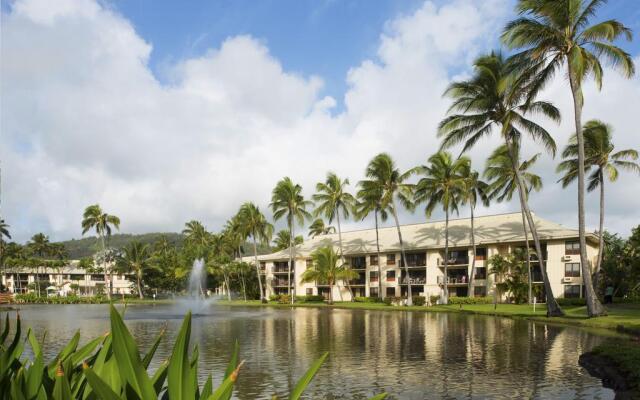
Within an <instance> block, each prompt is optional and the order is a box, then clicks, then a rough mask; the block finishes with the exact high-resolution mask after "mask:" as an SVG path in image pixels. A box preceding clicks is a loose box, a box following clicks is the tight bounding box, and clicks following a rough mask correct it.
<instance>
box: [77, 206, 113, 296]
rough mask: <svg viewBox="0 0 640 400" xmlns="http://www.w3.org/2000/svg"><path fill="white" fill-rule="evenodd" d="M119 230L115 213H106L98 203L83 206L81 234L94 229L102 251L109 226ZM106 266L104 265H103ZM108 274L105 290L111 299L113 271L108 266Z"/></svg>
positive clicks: (104, 250)
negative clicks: (107, 286) (106, 288)
mask: <svg viewBox="0 0 640 400" xmlns="http://www.w3.org/2000/svg"><path fill="white" fill-rule="evenodd" d="M112 226H113V227H114V228H116V229H118V230H120V218H118V217H116V216H115V215H110V214H107V213H106V212H103V211H102V208H100V205H98V204H93V205H90V206H88V207H87V208H85V210H84V213H83V215H82V234H83V235H84V234H85V233H87V232H89V231H90V230H91V229H95V231H96V234H97V235H98V238H99V239H100V243H101V244H102V253H103V254H104V253H105V252H106V250H107V241H108V240H109V237H110V236H111V229H112V228H111V227H112ZM105 267H106V266H105ZM108 270H109V271H108V275H109V291H108V292H107V295H108V298H109V299H111V295H112V294H113V271H112V268H111V267H109V268H108Z"/></svg>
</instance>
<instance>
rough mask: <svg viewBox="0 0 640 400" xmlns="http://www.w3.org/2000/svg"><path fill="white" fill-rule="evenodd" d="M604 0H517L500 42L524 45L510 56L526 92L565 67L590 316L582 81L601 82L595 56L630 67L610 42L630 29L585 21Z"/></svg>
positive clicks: (594, 301)
mask: <svg viewBox="0 0 640 400" xmlns="http://www.w3.org/2000/svg"><path fill="white" fill-rule="evenodd" d="M604 3H605V1H604V0H589V1H585V0H519V1H518V4H517V6H516V8H517V10H518V12H519V14H520V15H521V17H520V18H518V19H516V20H514V21H511V22H510V23H509V24H507V26H506V27H505V30H504V33H503V34H502V39H503V42H504V43H505V44H506V45H507V46H508V47H509V48H511V49H524V50H522V51H521V52H520V53H518V54H516V55H514V65H515V66H516V68H518V69H519V70H521V71H523V72H522V76H523V79H524V80H525V81H528V84H529V85H530V87H531V91H530V95H531V96H533V95H535V94H537V92H538V91H539V90H541V89H542V88H543V87H544V86H545V84H546V83H547V82H549V81H550V80H551V79H552V78H553V76H554V74H555V72H556V71H557V70H559V69H562V68H564V67H565V66H566V68H567V69H566V72H567V77H568V79H569V86H570V88H571V94H572V96H573V110H574V119H575V130H576V144H577V150H578V233H579V236H580V265H581V268H582V279H583V282H584V286H585V294H586V300H587V311H588V314H589V316H590V317H595V316H599V315H606V310H605V308H604V307H603V306H602V304H601V303H600V301H599V300H598V298H597V297H596V294H595V291H594V290H593V283H592V281H591V271H590V268H589V264H588V259H587V242H586V232H585V216H584V196H585V190H584V189H585V188H584V185H585V176H584V174H585V148H584V136H583V133H582V106H583V104H584V98H583V93H582V84H583V82H584V80H585V79H586V78H587V77H588V75H589V74H592V75H593V76H594V78H595V80H596V84H597V85H598V87H601V86H602V74H603V72H602V65H601V64H600V59H601V58H604V59H605V60H606V61H607V62H608V63H609V64H610V65H611V66H612V67H617V68H619V69H620V70H621V71H622V73H623V75H625V76H626V77H628V78H630V77H631V76H632V75H633V74H634V72H635V67H634V65H633V59H632V58H631V56H630V55H629V54H628V53H626V52H625V51H624V50H622V49H621V48H619V47H617V46H615V45H614V44H613V43H614V42H615V40H616V39H618V38H619V37H621V36H624V37H626V39H627V40H631V39H632V34H631V30H630V29H628V28H627V27H625V26H624V25H623V24H622V23H620V22H618V21H616V20H607V21H603V22H600V23H597V24H595V25H589V20H590V19H591V18H592V17H593V16H594V15H595V14H596V11H597V9H598V7H599V6H601V5H602V4H604Z"/></svg>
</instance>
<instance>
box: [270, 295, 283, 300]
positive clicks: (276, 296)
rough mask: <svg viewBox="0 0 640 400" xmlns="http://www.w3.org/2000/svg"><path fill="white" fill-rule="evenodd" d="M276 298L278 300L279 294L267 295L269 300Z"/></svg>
mask: <svg viewBox="0 0 640 400" xmlns="http://www.w3.org/2000/svg"><path fill="white" fill-rule="evenodd" d="M278 300H280V295H279V294H272V295H271V296H269V301H278Z"/></svg>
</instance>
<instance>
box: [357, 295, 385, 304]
mask: <svg viewBox="0 0 640 400" xmlns="http://www.w3.org/2000/svg"><path fill="white" fill-rule="evenodd" d="M353 301H355V302H356V303H380V298H379V297H359V296H356V297H354V298H353Z"/></svg>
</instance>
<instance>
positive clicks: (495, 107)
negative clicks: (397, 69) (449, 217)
mask: <svg viewBox="0 0 640 400" xmlns="http://www.w3.org/2000/svg"><path fill="white" fill-rule="evenodd" d="M474 70H475V71H474V75H473V76H472V78H471V79H470V80H468V81H461V82H454V83H452V84H451V85H449V87H448V88H447V91H446V92H445V95H448V96H450V97H452V98H453V99H454V101H453V104H452V105H451V107H450V108H449V113H451V114H452V115H449V116H448V117H447V118H445V119H444V120H443V121H441V122H440V127H439V132H438V134H439V135H440V136H444V139H443V142H442V147H443V148H448V147H451V146H454V145H456V144H458V143H460V142H464V147H463V152H464V151H466V150H468V149H470V148H472V147H473V146H474V145H475V144H476V143H477V142H478V141H479V140H480V139H482V138H483V137H484V136H488V135H490V134H491V133H493V132H494V131H495V130H498V132H499V133H500V135H501V138H502V140H504V143H505V145H506V147H507V149H508V150H509V151H511V152H513V151H514V150H515V149H516V147H517V146H518V145H519V143H520V140H521V138H522V136H523V135H527V136H529V137H530V138H532V139H533V140H534V141H537V142H539V143H541V144H542V145H543V146H544V147H545V148H546V149H547V151H548V152H549V153H551V154H552V155H555V151H556V145H555V142H554V140H553V138H552V137H551V135H550V134H549V132H547V131H546V130H545V129H544V128H543V127H541V126H540V125H538V124H536V123H535V122H533V121H532V120H530V119H528V118H527V117H526V114H528V113H537V114H542V115H544V116H547V117H548V118H551V119H552V120H555V121H558V120H559V119H560V112H559V111H558V109H557V108H556V107H554V106H553V105H552V104H551V103H548V102H545V101H534V99H533V97H532V96H530V98H529V99H528V100H527V99H525V97H526V96H527V94H528V91H529V88H528V87H527V86H526V85H524V83H523V82H522V81H521V80H515V79H513V77H512V75H511V66H510V65H508V63H507V62H506V61H505V60H504V58H503V57H502V55H501V54H500V53H491V54H490V55H487V56H482V57H479V58H478V59H476V61H475V62H474ZM496 128H497V129H496ZM517 159H518V158H517V157H516V155H515V154H513V155H512V157H511V160H512V163H515V160H517ZM513 165H514V166H513V169H514V171H515V172H516V184H517V186H518V197H519V199H520V206H521V207H522V208H523V209H524V211H525V216H526V218H527V223H528V224H529V229H530V230H531V236H532V237H533V241H534V243H535V246H536V252H537V253H538V254H542V247H541V244H540V238H539V236H538V231H537V229H536V226H535V222H534V220H533V215H532V214H531V210H530V209H529V204H528V202H527V200H526V197H525V195H524V194H525V187H524V182H523V181H522V178H521V177H520V172H519V168H518V166H517V164H513ZM540 263H541V267H542V268H541V270H542V277H543V280H544V286H545V294H546V300H547V313H548V315H549V316H561V315H564V312H563V311H562V309H561V308H560V306H559V305H558V302H557V301H556V299H555V298H554V296H553V291H552V289H551V284H550V282H549V279H548V277H547V272H546V265H545V263H544V261H543V260H540Z"/></svg>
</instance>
